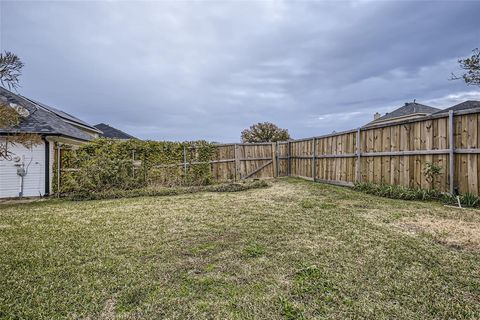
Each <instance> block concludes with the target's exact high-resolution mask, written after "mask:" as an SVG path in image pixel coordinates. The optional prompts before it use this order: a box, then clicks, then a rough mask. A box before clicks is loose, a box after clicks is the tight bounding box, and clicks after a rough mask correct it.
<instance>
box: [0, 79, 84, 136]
mask: <svg viewBox="0 0 480 320" xmlns="http://www.w3.org/2000/svg"><path fill="white" fill-rule="evenodd" d="M0 99H1V100H3V101H4V102H8V103H13V104H17V105H20V106H22V107H23V108H25V109H26V110H28V112H29V113H30V114H29V115H28V116H27V117H26V118H24V119H22V120H21V121H20V124H19V125H18V126H15V127H13V128H0V133H17V132H25V133H38V134H45V135H61V136H65V137H69V138H74V139H79V140H84V141H90V140H93V137H92V136H91V135H89V134H88V133H86V132H84V131H82V130H80V129H78V128H77V127H75V126H74V125H72V124H70V123H68V122H66V121H64V119H62V118H61V117H60V116H58V115H57V114H56V113H54V112H52V111H50V110H48V109H46V108H44V107H42V106H41V105H38V104H36V103H35V102H33V101H32V100H29V99H27V98H25V97H22V96H21V95H19V94H15V93H13V92H11V91H9V90H7V89H5V88H2V87H0ZM89 126H90V125H89Z"/></svg>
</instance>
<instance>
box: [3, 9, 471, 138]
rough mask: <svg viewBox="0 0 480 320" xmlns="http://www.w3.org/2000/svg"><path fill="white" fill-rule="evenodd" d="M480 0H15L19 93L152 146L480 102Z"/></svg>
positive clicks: (6, 18) (6, 42)
mask: <svg viewBox="0 0 480 320" xmlns="http://www.w3.org/2000/svg"><path fill="white" fill-rule="evenodd" d="M479 12H480V1H469V2H462V1H436V2H428V1H415V2H413V1H412V2H407V1H401V2H389V1H335V2H333V1H331V2H325V1H317V2H314V1H228V2H227V1H83V2H80V1H78V2H77V1H67V0H65V1H52V2H50V1H33V2H29V1H4V0H0V50H1V51H12V52H14V53H16V54H17V55H18V56H19V57H20V58H21V59H22V61H23V62H24V63H25V67H24V70H23V74H22V77H21V79H20V85H21V87H20V88H19V89H18V91H19V93H21V94H22V95H25V96H27V97H29V98H32V99H35V100H38V101H41V102H43V103H45V104H48V105H51V106H53V107H57V108H59V109H61V110H63V111H66V112H69V113H71V114H73V115H75V116H77V117H79V118H80V119H82V120H85V121H87V122H89V123H91V124H96V123H100V122H104V123H107V124H110V125H112V126H114V127H117V128H119V129H121V130H124V131H126V132H128V133H130V134H132V135H134V136H137V137H139V138H143V139H151V140H175V141H183V140H198V139H205V140H209V141H216V142H237V141H239V140H240V133H241V131H242V130H243V129H245V128H247V127H249V126H250V125H252V124H253V123H257V122H264V121H269V122H273V123H275V124H277V125H278V126H280V127H282V128H286V129H288V130H289V132H290V134H291V136H292V138H304V137H311V136H318V135H322V134H328V133H332V132H333V131H337V132H339V131H343V130H348V129H354V128H357V127H359V126H362V125H364V124H365V123H367V122H369V121H371V120H372V119H373V114H374V113H375V112H380V113H382V114H383V113H385V112H389V111H392V110H394V109H396V108H398V107H400V106H402V105H403V104H404V103H405V102H411V101H413V100H414V99H416V101H417V102H419V103H423V104H427V105H430V106H434V107H438V108H446V107H449V106H451V105H453V104H456V103H459V102H462V101H464V100H480V88H479V87H472V86H467V85H465V84H464V83H462V82H461V81H451V80H449V78H450V77H451V73H452V72H455V73H457V74H460V72H461V70H459V67H458V62H457V60H458V59H459V58H463V57H466V56H468V55H470V54H471V52H472V50H473V49H474V48H476V47H480V19H479V18H478V13H479Z"/></svg>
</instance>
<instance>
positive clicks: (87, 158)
mask: <svg viewBox="0 0 480 320" xmlns="http://www.w3.org/2000/svg"><path fill="white" fill-rule="evenodd" d="M214 153H215V149H214V146H213V145H212V144H211V143H209V142H206V141H188V142H170V141H140V140H126V141H118V140H112V139H97V140H95V141H93V142H90V143H87V144H85V145H83V146H81V147H79V148H78V149H72V148H63V149H62V152H61V175H60V177H61V179H60V190H59V189H58V186H57V185H56V184H57V177H56V176H55V177H54V180H53V183H54V190H55V191H58V190H59V191H60V193H72V192H78V191H82V192H85V191H89V192H99V191H105V190H111V189H122V190H129V189H135V188H140V187H146V186H180V185H182V186H193V185H207V184H210V183H211V182H212V173H211V168H210V161H211V160H212V157H213V156H214ZM57 165H58V164H55V166H54V167H55V168H57ZM56 174H57V172H55V175H56Z"/></svg>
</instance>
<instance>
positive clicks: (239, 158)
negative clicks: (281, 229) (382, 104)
mask: <svg viewBox="0 0 480 320" xmlns="http://www.w3.org/2000/svg"><path fill="white" fill-rule="evenodd" d="M479 113H480V110H469V111H457V112H455V113H454V112H450V113H447V114H441V115H434V116H430V117H426V118H422V119H415V120H407V121H402V122H397V123H394V124H384V125H378V126H375V127H368V128H360V129H356V130H350V131H345V132H339V133H333V134H329V135H324V136H319V137H312V138H307V139H300V140H292V141H288V142H278V143H266V144H225V145H219V146H218V147H217V159H216V160H215V161H212V172H213V175H214V178H216V179H218V180H228V179H232V178H235V179H247V178H268V177H277V176H297V177H303V178H308V179H311V180H315V181H319V182H327V183H334V184H341V185H353V183H355V182H373V183H382V184H393V185H401V186H405V187H418V188H425V189H430V188H432V187H435V188H436V189H437V190H441V191H445V192H451V193H455V192H459V193H467V192H470V193H473V194H476V195H479V194H480V188H479V186H480V181H479V180H480V177H479V173H478V168H480V138H479V134H480V129H479V128H480V115H479ZM427 163H432V164H436V165H437V166H439V167H441V172H440V174H438V175H436V176H435V177H434V179H433V181H429V179H428V177H427V175H426V174H425V171H426V168H427Z"/></svg>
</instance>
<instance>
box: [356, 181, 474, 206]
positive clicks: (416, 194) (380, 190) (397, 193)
mask: <svg viewBox="0 0 480 320" xmlns="http://www.w3.org/2000/svg"><path fill="white" fill-rule="evenodd" d="M354 189H355V190H357V191H361V192H365V193H368V194H373V195H376V196H381V197H386V198H391V199H402V200H422V201H428V200H437V201H442V202H443V203H445V204H450V205H457V198H456V196H453V195H451V194H447V193H442V192H440V191H437V190H427V189H421V188H407V187H403V186H395V185H386V184H374V183H371V182H361V183H356V184H355V186H354ZM460 203H461V204H462V206H464V207H480V197H477V196H475V195H473V194H471V193H465V194H463V195H461V196H460Z"/></svg>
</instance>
